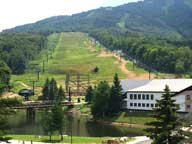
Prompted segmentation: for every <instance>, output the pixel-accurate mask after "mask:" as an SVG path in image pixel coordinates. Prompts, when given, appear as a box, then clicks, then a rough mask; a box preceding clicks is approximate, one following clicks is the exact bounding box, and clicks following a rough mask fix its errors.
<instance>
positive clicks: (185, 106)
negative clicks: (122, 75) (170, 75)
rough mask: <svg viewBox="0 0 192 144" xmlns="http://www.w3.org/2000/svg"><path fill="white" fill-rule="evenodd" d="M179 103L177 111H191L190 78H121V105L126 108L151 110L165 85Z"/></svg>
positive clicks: (191, 85)
mask: <svg viewBox="0 0 192 144" xmlns="http://www.w3.org/2000/svg"><path fill="white" fill-rule="evenodd" d="M166 85H167V86H168V87H169V89H170V93H171V94H172V95H173V98H174V99H175V100H176V104H178V105H179V112H192V104H191V103H192V79H154V80H121V86H122V88H123V92H124V99H123V104H122V107H123V108H124V109H127V110H153V108H155V107H156V100H160V99H161V97H162V95H163V94H164V89H165V86H166Z"/></svg>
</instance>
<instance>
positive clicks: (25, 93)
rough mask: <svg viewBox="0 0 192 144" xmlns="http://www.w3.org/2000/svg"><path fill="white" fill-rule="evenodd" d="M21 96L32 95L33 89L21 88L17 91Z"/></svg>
mask: <svg viewBox="0 0 192 144" xmlns="http://www.w3.org/2000/svg"><path fill="white" fill-rule="evenodd" d="M18 94H19V95H21V96H26V95H28V96H29V95H33V91H32V90H31V89H21V90H20V91H19V93H18Z"/></svg>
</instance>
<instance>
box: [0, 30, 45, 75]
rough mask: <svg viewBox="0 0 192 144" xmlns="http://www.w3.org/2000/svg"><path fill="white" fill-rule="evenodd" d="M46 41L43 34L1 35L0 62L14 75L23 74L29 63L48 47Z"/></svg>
mask: <svg viewBox="0 0 192 144" xmlns="http://www.w3.org/2000/svg"><path fill="white" fill-rule="evenodd" d="M46 41H47V40H46V36H43V35H42V34H29V33H14V34H1V35H0V60H1V61H3V62H5V63H6V64H7V65H8V66H9V67H10V69H11V71H12V73H13V74H22V73H24V72H25V69H26V67H27V64H28V62H29V61H30V60H33V59H34V58H35V57H36V56H37V55H38V54H39V52H40V51H41V50H42V49H43V48H45V47H46Z"/></svg>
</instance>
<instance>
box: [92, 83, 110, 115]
mask: <svg viewBox="0 0 192 144" xmlns="http://www.w3.org/2000/svg"><path fill="white" fill-rule="evenodd" d="M109 96H110V86H109V84H108V83H107V82H106V81H101V82H100V83H99V85H98V87H97V88H96V90H95V91H94V101H93V104H92V106H91V112H92V114H93V116H94V117H104V116H105V115H106V113H107V108H108V100H109Z"/></svg>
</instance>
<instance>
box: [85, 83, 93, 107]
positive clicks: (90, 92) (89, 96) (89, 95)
mask: <svg viewBox="0 0 192 144" xmlns="http://www.w3.org/2000/svg"><path fill="white" fill-rule="evenodd" d="M93 95H94V92H93V88H92V86H89V87H88V89H87V91H86V95H85V101H86V102H88V103H89V104H90V103H91V101H92V99H93Z"/></svg>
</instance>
